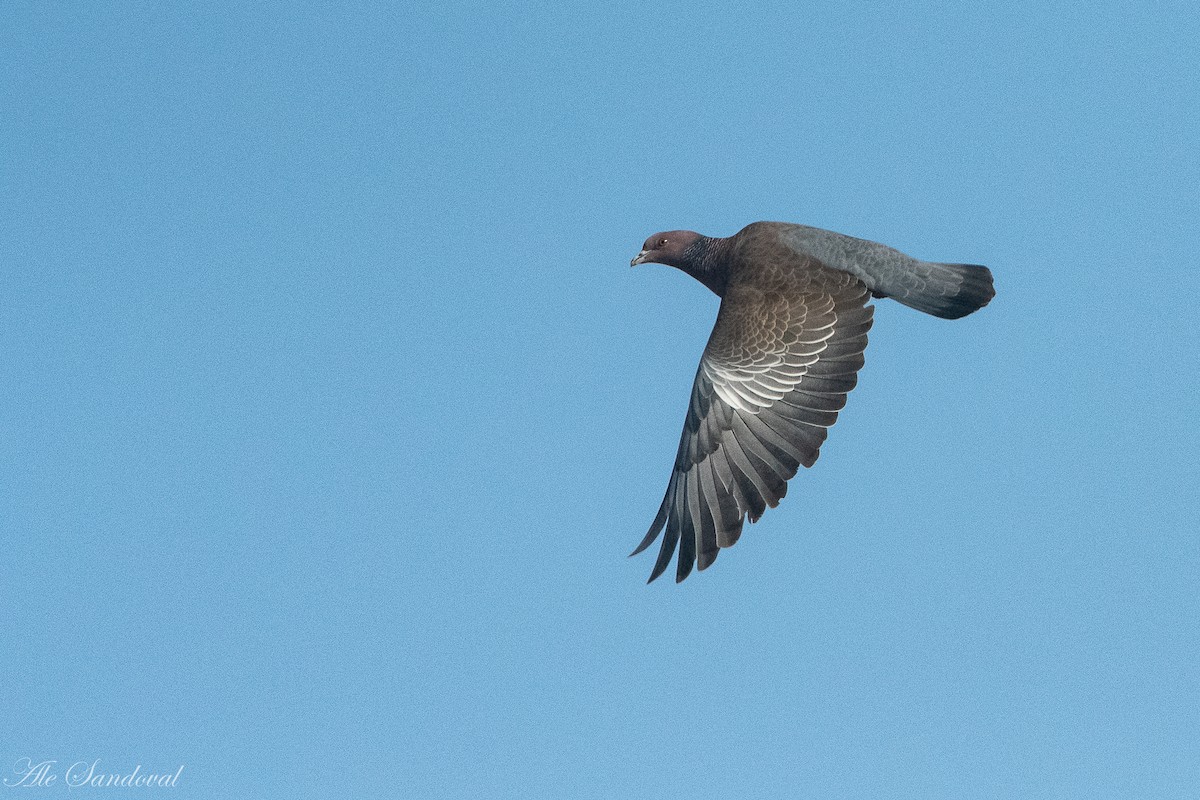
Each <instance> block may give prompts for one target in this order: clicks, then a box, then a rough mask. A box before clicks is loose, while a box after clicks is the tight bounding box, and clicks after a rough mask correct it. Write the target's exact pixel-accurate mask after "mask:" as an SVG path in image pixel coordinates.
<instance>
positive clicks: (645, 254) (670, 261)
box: [629, 231, 701, 267]
mask: <svg viewBox="0 0 1200 800" xmlns="http://www.w3.org/2000/svg"><path fill="white" fill-rule="evenodd" d="M700 238H701V236H700V234H698V233H695V232H694V231H666V232H665V233H656V234H654V235H653V236H651V237H650V238H649V239H647V240H646V243H645V244H644V245H642V252H640V253H638V254H637V255H636V256H634V259H633V261H630V262H629V266H631V267H636V266H637V265H638V264H647V263H655V264H666V265H667V266H669V267H680V266H682V265H683V264H684V262H685V261H686V260H687V256H686V251H687V249H688V248H689V247H691V246H692V245H693V244H694V243H695V242H696V240H698V239H700Z"/></svg>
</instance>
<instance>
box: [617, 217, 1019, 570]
mask: <svg viewBox="0 0 1200 800" xmlns="http://www.w3.org/2000/svg"><path fill="white" fill-rule="evenodd" d="M651 262H653V263H658V264H666V265H668V266H672V267H675V268H677V269H680V270H682V271H684V272H686V273H687V274H688V275H691V276H692V277H693V278H695V279H696V280H698V281H700V282H701V283H703V284H704V285H705V286H707V287H708V288H709V289H711V290H712V291H713V292H715V293H716V295H717V296H718V297H720V298H721V308H720V310H719V311H718V312H717V321H716V324H715V325H714V326H713V331H712V335H711V336H710V337H709V340H708V345H707V346H706V347H705V348H704V355H703V356H702V357H701V359H700V368H699V369H698V370H697V371H696V380H695V383H694V384H693V385H692V396H691V401H690V402H689V403H688V410H687V418H686V420H685V421H684V425H683V437H682V439H681V440H680V442H679V452H678V454H677V455H676V456H675V467H674V469H673V470H672V472H671V479H670V481H669V482H668V483H667V492H666V496H665V497H664V498H663V501H662V506H661V507H660V508H659V510H658V514H657V516H655V518H654V522H653V523H652V524H651V525H650V530H649V531H648V532H647V533H646V537H645V538H644V539H643V540H642V542H641V544H639V545H638V547H637V549H636V550H634V551H633V553H632V555H637V554H638V553H640V552H642V551H643V550H645V549H646V548H647V547H649V546H650V545H651V544H653V543H654V541H655V540H656V539H657V538H658V537H659V535H660V534H662V536H663V542H662V546H661V547H660V549H659V551H658V560H657V561H656V562H655V564H654V569H653V571H652V572H651V574H650V580H651V581H653V580H654V579H655V578H657V577H658V576H659V575H661V574H662V573H663V572H664V571H666V569H667V567H668V566H669V565H670V563H671V557H672V556H673V555H674V554H675V550H676V547H678V549H679V558H678V559H677V562H676V569H675V580H676V582H678V581H682V580H683V579H684V578H686V577H687V576H688V575H689V574H690V573H691V571H692V568H693V566H698V567H699V568H700V569H702V570H703V569H705V568H706V567H708V566H709V565H711V564H712V563H713V561H715V560H716V558H717V554H718V553H719V552H720V549H721V548H722V547H730V546H732V545H733V544H734V543H735V542H736V541H737V540H738V537H739V536H741V534H742V524H743V523H744V522H745V519H746V517H747V516H748V517H749V518H750V521H751V522H757V521H758V519H759V517H761V516H762V514H763V512H764V511H765V510H766V509H767V507H771V508H774V507H775V506H776V505H778V504H779V501H780V499H782V498H783V496H784V495H785V494H786V493H787V481H788V480H789V479H790V478H791V477H792V476H793V475H795V474H796V471H797V469H798V468H799V466H800V465H801V464H803V465H804V466H806V467H811V466H812V465H813V463H815V462H816V460H817V455H818V453H819V452H820V448H821V444H822V443H823V442H824V441H825V436H826V432H827V430H828V429H829V426H830V425H832V424H833V423H834V422H835V421H836V420H837V416H838V411H840V410H841V409H842V407H843V406H845V404H846V393H847V392H849V391H850V390H851V389H853V388H854V385H855V383H856V382H857V381H858V370H859V368H860V367H862V365H863V351H864V350H865V349H866V346H867V331H868V330H870V328H871V315H872V312H873V311H874V306H871V305H868V304H867V303H868V301H869V300H870V299H871V298H873V297H890V298H892V299H893V300H896V301H897V302H900V303H903V304H904V305H906V306H910V307H911V308H915V309H917V310H918V311H924V312H925V313H927V314H932V315H934V316H937V317H942V318H944V319H958V318H959V317H965V316H966V315H967V314H970V313H971V312H973V311H978V310H979V309H980V308H983V307H984V306H985V305H987V304H988V301H990V300H991V299H992V297H994V296H995V294H996V292H995V289H993V288H992V273H991V271H990V270H988V268H987V267H981V266H977V265H973V264H939V263H935V262H931V261H919V260H917V259H915V258H911V257H909V256H906V255H905V254H903V253H901V252H900V251H898V250H894V249H892V248H890V247H887V246H885V245H882V244H877V243H875V242H869V241H867V240H865V239H856V238H854V237H852V236H844V235H842V234H840V233H834V232H832V231H825V230H821V229H820V228H810V227H808V226H805V225H793V224H790V223H785V222H755V223H753V224H751V225H747V226H746V227H745V228H743V229H742V230H740V231H738V232H737V233H736V234H734V235H733V236H729V237H726V238H711V237H708V236H702V235H700V234H698V233H694V232H693V231H667V232H665V233H656V234H654V235H653V236H651V237H650V238H649V239H647V240H646V243H645V245H643V247H642V251H641V252H640V253H638V254H637V256H636V257H635V258H634V259H633V261H632V262H630V265H631V266H636V265H638V264H646V263H651Z"/></svg>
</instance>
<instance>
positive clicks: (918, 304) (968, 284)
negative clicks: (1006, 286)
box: [884, 261, 996, 319]
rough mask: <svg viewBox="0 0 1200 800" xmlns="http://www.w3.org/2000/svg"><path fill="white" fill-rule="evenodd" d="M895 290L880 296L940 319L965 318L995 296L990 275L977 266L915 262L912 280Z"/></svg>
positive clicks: (988, 270)
mask: <svg viewBox="0 0 1200 800" xmlns="http://www.w3.org/2000/svg"><path fill="white" fill-rule="evenodd" d="M889 288H892V287H889ZM895 288H896V289H899V291H892V292H886V293H885V294H884V296H886V297H891V298H892V299H894V300H896V301H897V302H899V303H903V304H904V305H906V306H909V307H910V308H915V309H917V310H918V311H924V312H925V313H926V314H932V315H934V316H935V317H941V318H942V319H958V318H959V317H965V316H966V315H967V314H970V313H971V312H973V311H978V310H979V309H981V308H983V307H984V306H986V305H987V304H988V302H989V301H991V299H992V298H993V297H995V296H996V289H995V287H994V286H993V285H992V271H991V270H990V269H988V268H987V267H981V266H979V265H977V264H938V263H936V262H932V261H919V262H917V264H916V268H915V269H914V270H912V278H910V280H908V281H905V282H904V285H902V286H899V287H895Z"/></svg>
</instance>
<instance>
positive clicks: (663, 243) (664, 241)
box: [658, 239, 667, 247]
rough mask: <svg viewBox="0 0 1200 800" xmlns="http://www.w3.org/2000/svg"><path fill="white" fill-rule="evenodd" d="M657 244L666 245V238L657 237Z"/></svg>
mask: <svg viewBox="0 0 1200 800" xmlns="http://www.w3.org/2000/svg"><path fill="white" fill-rule="evenodd" d="M658 246H659V247H666V246H667V240H666V239H659V240H658Z"/></svg>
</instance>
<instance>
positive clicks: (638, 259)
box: [629, 250, 647, 267]
mask: <svg viewBox="0 0 1200 800" xmlns="http://www.w3.org/2000/svg"><path fill="white" fill-rule="evenodd" d="M646 253H647V251H645V250H643V251H642V252H640V253H638V254H637V255H636V256H634V258H633V261H630V262H629V266H631V267H636V266H637V265H638V264H644V263H646Z"/></svg>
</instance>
